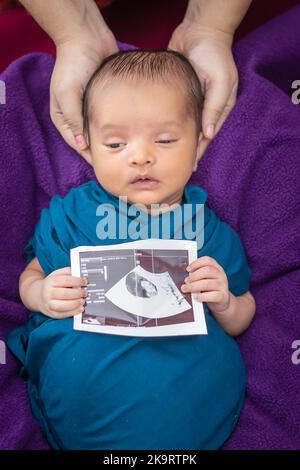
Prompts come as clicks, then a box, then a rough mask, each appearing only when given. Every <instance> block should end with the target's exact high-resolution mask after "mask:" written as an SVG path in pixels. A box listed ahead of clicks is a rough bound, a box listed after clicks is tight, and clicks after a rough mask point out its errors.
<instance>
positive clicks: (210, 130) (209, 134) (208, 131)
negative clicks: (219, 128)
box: [206, 124, 215, 139]
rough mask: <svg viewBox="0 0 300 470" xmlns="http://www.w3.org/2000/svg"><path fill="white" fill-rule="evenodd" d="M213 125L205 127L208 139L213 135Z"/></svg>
mask: <svg viewBox="0 0 300 470" xmlns="http://www.w3.org/2000/svg"><path fill="white" fill-rule="evenodd" d="M214 131H215V126H214V125H213V124H209V126H207V128H206V135H207V138H208V139H212V138H213V136H214Z"/></svg>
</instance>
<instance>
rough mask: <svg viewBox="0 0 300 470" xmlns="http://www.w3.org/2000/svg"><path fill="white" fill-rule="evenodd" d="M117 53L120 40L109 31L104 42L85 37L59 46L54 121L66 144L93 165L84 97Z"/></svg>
mask: <svg viewBox="0 0 300 470" xmlns="http://www.w3.org/2000/svg"><path fill="white" fill-rule="evenodd" d="M117 51H118V46H117V42H116V39H115V37H114V35H113V33H112V32H111V31H110V30H109V29H108V28H107V30H106V31H105V32H104V33H103V40H102V41H100V40H95V39H93V38H91V39H90V38H89V37H87V35H84V36H83V37H75V38H73V39H69V40H68V41H65V42H63V43H61V44H59V45H57V54H56V62H55V67H54V70H53V74H52V78H51V84H50V115H51V119H52V121H53V123H54V125H55V126H56V128H57V129H58V131H59V132H60V133H61V135H62V137H63V138H64V139H65V141H66V142H67V143H68V144H69V145H70V146H71V147H72V148H73V149H75V150H76V151H77V152H78V153H80V154H81V155H82V156H83V157H84V158H85V159H86V160H87V161H88V162H89V163H91V155H90V151H89V149H88V146H87V143H86V141H85V139H84V137H83V121H82V110H81V107H82V95H83V92H84V89H85V87H86V85H87V83H88V81H89V79H90V77H91V76H92V74H93V72H94V71H95V70H96V68H97V67H98V66H99V65H100V64H101V62H102V61H103V59H104V58H105V57H107V56H108V55H110V54H113V53H115V52H117Z"/></svg>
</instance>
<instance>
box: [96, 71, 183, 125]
mask: <svg viewBox="0 0 300 470" xmlns="http://www.w3.org/2000/svg"><path fill="white" fill-rule="evenodd" d="M127 87H128V88H129V89H130V90H131V92H133V93H135V91H136V90H137V87H138V90H139V94H140V96H142V97H143V98H145V100H146V101H149V103H153V95H154V91H157V87H159V90H160V92H161V95H163V96H164V101H165V100H168V99H169V101H170V102H172V103H173V104H175V103H178V105H180V106H181V109H182V110H184V111H185V109H186V107H187V106H188V105H189V100H188V90H187V86H186V84H185V83H182V80H180V79H178V78H173V79H171V77H168V78H167V79H165V78H159V79H156V80H149V79H147V80H146V79H143V78H138V77H132V78H128V79H124V78H120V77H110V79H109V77H103V78H101V80H100V79H98V80H96V81H95V83H94V84H93V86H92V88H91V90H90V93H89V97H88V101H89V104H88V114H89V118H90V119H92V117H93V116H94V117H97V107H96V105H97V106H99V105H101V102H104V101H105V100H106V98H107V97H108V93H109V91H110V90H113V92H114V93H112V94H109V97H110V105H112V106H115V108H116V109H118V106H119V105H120V103H119V98H120V97H121V96H124V93H126V88H127ZM124 88H125V90H124ZM118 92H119V93H118ZM164 92H165V93H164ZM136 95H137V94H136V93H135V96H136Z"/></svg>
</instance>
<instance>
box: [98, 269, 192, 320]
mask: <svg viewBox="0 0 300 470" xmlns="http://www.w3.org/2000/svg"><path fill="white" fill-rule="evenodd" d="M105 297H107V299H108V300H110V302H112V303H113V304H115V305H116V306H118V307H119V308H121V309H122V310H125V311H127V312H129V313H131V314H134V315H138V316H143V317H147V318H163V317H169V316H173V315H177V314H178V313H182V312H185V311H186V310H189V309H190V308H191V305H190V304H189V303H188V302H187V300H186V299H185V297H184V296H183V295H182V294H181V292H180V290H179V289H178V288H177V286H176V284H175V283H174V281H173V279H172V277H171V276H170V274H169V272H167V271H166V272H163V273H152V272H149V271H147V270H145V269H144V268H143V267H142V266H140V265H139V266H136V267H135V268H134V269H132V270H131V271H129V272H128V273H127V274H126V275H125V276H123V277H122V279H120V281H119V282H117V283H116V284H115V285H114V286H113V287H111V288H110V289H109V290H108V291H107V292H106V293H105Z"/></svg>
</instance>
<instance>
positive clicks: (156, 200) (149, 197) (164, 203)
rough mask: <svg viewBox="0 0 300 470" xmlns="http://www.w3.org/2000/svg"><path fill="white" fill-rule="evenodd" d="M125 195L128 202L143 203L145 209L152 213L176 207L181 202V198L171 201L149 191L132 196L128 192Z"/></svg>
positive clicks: (155, 213)
mask: <svg viewBox="0 0 300 470" xmlns="http://www.w3.org/2000/svg"><path fill="white" fill-rule="evenodd" d="M126 197H127V202H128V203H129V204H135V205H143V206H144V207H145V211H146V212H148V213H151V214H152V215H157V214H161V213H164V212H168V211H170V210H173V209H176V207H178V205H179V204H180V202H181V199H180V200H178V201H172V200H171V199H168V198H164V197H159V196H158V195H155V194H149V193H147V194H139V195H134V196H132V195H131V194H128V195H127V196H126Z"/></svg>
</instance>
